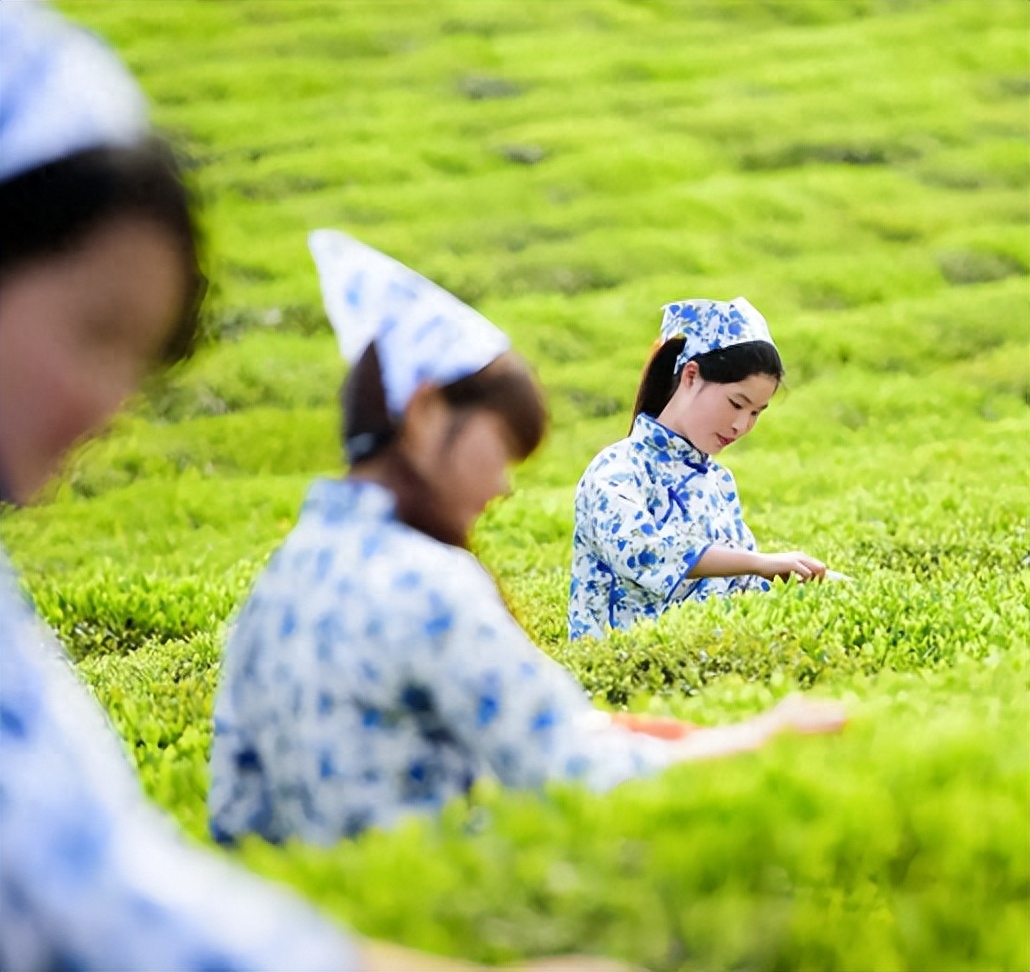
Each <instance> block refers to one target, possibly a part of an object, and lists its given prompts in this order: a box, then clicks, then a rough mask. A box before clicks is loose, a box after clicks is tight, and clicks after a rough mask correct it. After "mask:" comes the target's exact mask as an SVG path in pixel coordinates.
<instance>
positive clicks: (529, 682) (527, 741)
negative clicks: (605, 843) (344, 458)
mask: <svg viewBox="0 0 1030 972" xmlns="http://www.w3.org/2000/svg"><path fill="white" fill-rule="evenodd" d="M324 551H332V557H326V556H323V553H324ZM275 562H276V563H277V565H278V567H277V569H276V570H274V571H273V570H268V571H266V572H265V573H264V574H263V575H262V576H261V577H260V578H259V579H258V581H257V583H256V585H255V587H254V591H253V593H252V595H251V597H250V600H249V601H248V603H247V604H246V605H244V607H243V609H242V611H241V612H240V614H239V617H238V618H237V619H236V622H235V624H234V627H233V630H232V632H231V634H230V637H229V641H228V644H227V647H226V651H225V658H224V665H223V676H222V685H221V687H220V689H219V693H218V697H217V700H216V705H215V741H214V747H213V751H212V757H211V776H212V786H211V794H210V800H209V810H210V819H211V829H212V832H213V833H214V834H215V835H216V836H218V837H219V838H221V839H223V840H227V839H231V838H234V837H238V836H241V835H243V834H247V833H258V834H260V835H262V836H263V837H265V838H266V839H268V840H272V841H282V840H285V839H286V838H288V837H300V838H301V839H303V840H305V841H308V842H312V843H320V844H330V843H332V842H334V841H336V840H338V839H339V838H340V837H346V836H351V835H353V834H354V833H355V832H356V830H357V829H361V828H363V827H369V826H378V827H390V826H392V825H393V824H395V823H396V822H397V821H398V820H399V819H401V818H402V817H403V816H404V815H406V814H410V813H427V812H430V813H431V812H436V811H438V810H439V808H440V807H441V806H442V805H443V804H444V803H445V802H446V801H448V800H450V799H452V798H454V797H459V796H462V795H463V794H465V793H466V792H467V791H468V788H469V786H470V785H471V784H472V782H473V781H474V780H475V779H477V778H479V777H482V776H484V775H486V776H492V777H495V778H497V779H499V780H500V781H501V782H502V783H503V784H505V785H507V786H512V787H521V788H535V787H539V786H541V785H542V784H544V783H545V782H546V781H548V780H555V779H568V778H571V777H575V778H577V779H580V780H582V781H583V782H584V783H585V784H586V785H587V786H590V787H591V788H593V789H596V790H604V789H607V788H609V787H611V786H614V785H616V784H617V783H619V782H621V781H623V780H625V779H628V778H631V777H634V776H638V775H641V774H644V773H648V772H651V771H654V770H657V769H660V768H662V767H664V766H667V765H668V764H669V763H670V762H672V761H673V760H674V759H675V751H674V747H672V746H671V745H669V744H667V743H665V742H664V741H663V740H658V739H654V738H651V737H647V736H643V735H640V734H635V733H630V732H626V731H624V730H622V729H620V728H618V727H613V726H610V725H607V724H606V723H607V720H606V719H605V718H604V717H603V716H601V719H600V723H599V721H598V718H597V717H598V716H599V715H600V714H599V713H598V712H597V711H596V710H595V709H594V708H593V706H592V705H591V704H590V702H589V700H588V699H587V697H586V695H585V694H584V692H583V689H582V688H581V686H580V685H579V684H578V683H577V682H576V681H575V679H574V678H573V677H572V676H571V675H570V674H569V673H568V672H567V671H565V670H564V669H563V668H562V667H561V666H559V665H558V664H557V663H555V662H554V661H552V660H551V659H550V658H548V657H547V656H546V655H545V654H544V653H543V652H541V651H540V649H539V648H537V647H536V646H535V645H534V644H532V642H530V641H529V640H528V638H527V637H526V635H525V633H524V632H523V631H522V629H521V628H520V627H519V626H518V624H517V623H516V622H515V620H514V619H513V618H512V616H511V614H510V613H509V612H508V610H507V608H506V607H505V605H504V602H503V601H502V599H501V597H500V594H499V592H498V591H497V587H496V585H495V584H494V582H493V579H492V578H491V577H490V575H489V574H488V573H487V572H486V571H485V570H484V569H483V567H482V566H481V565H480V564H479V563H478V562H477V561H476V559H475V558H474V557H473V556H472V555H471V554H469V553H468V552H467V551H465V550H461V549H458V548H456V547H451V546H447V545H446V544H443V543H439V542H438V541H436V540H433V539H431V538H429V537H427V536H425V535H424V534H421V533H419V532H417V531H416V530H414V529H412V528H411V527H408V526H406V525H405V524H403V523H401V522H400V521H398V520H397V518H396V516H395V513H394V500H393V497H392V495H391V494H390V493H389V492H388V491H387V490H385V489H383V488H382V487H380V486H378V485H375V484H372V483H361V482H358V481H354V480H343V481H330V480H322V481H319V482H317V483H315V484H314V486H313V487H312V489H311V491H310V492H309V494H308V498H307V500H306V502H305V504H304V507H303V510H302V512H301V516H300V519H299V522H298V523H297V526H296V527H295V529H294V530H293V532H292V533H291V535H290V536H289V537H288V538H287V540H286V542H285V543H284V545H283V546H282V548H281V549H280V550H279V552H278V553H277V554H276V556H275ZM320 563H322V564H329V565H330V566H329V568H328V572H327V573H325V574H324V576H323V575H320V574H319V572H318V568H317V565H318V564H320ZM286 614H288V615H289V616H290V617H292V618H293V619H295V622H296V626H295V627H294V628H292V629H291V633H290V636H289V637H288V638H285V637H282V635H281V631H282V624H281V619H282V617H283V616H284V615H286ZM328 619H335V624H334V632H335V633H334V637H333V638H332V639H327V638H326V637H325V636H324V630H325V627H326V623H327V620H328ZM326 646H330V648H331V650H328V651H327V650H326ZM243 753H247V754H250V753H253V754H255V756H256V759H253V760H251V759H249V758H248V760H247V761H246V762H241V759H240V755H241V754H243ZM326 759H328V764H327V763H326V762H325V760H326ZM325 765H330V766H331V767H332V772H330V773H325V772H323V767H324V766H325Z"/></svg>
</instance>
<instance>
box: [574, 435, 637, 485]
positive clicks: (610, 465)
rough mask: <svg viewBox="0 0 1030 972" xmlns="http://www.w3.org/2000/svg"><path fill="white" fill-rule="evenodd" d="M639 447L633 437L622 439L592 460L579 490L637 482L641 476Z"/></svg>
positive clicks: (581, 479) (581, 480) (580, 482)
mask: <svg viewBox="0 0 1030 972" xmlns="http://www.w3.org/2000/svg"><path fill="white" fill-rule="evenodd" d="M641 462H642V460H641V458H640V453H639V449H638V448H637V446H636V443H634V442H633V440H632V439H628V438H627V439H620V440H619V441H618V442H615V443H613V444H612V445H610V446H607V447H606V448H604V449H602V450H601V451H600V452H599V453H598V454H597V455H596V456H594V458H593V459H592V460H591V462H590V465H589V466H587V468H586V471H585V472H584V473H583V476H582V477H581V478H580V481H579V487H578V489H579V491H581V492H584V491H591V490H596V489H599V488H600V489H603V488H606V487H610V486H618V485H623V484H625V483H636V482H639V481H640V478H641Z"/></svg>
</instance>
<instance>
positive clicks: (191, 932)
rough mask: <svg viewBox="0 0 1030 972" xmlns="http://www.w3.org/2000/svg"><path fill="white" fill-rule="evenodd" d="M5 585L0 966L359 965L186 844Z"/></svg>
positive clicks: (303, 916)
mask: <svg viewBox="0 0 1030 972" xmlns="http://www.w3.org/2000/svg"><path fill="white" fill-rule="evenodd" d="M4 593H5V592H2V591H0V748H2V752H3V760H2V762H0V844H2V846H3V855H2V857H0V913H2V916H3V921H2V923H0V966H2V967H3V968H11V969H13V968H75V969H114V968H124V969H141V970H145V969H183V970H199V969H214V968H220V969H222V968H224V969H229V968H231V969H239V970H244V969H298V968H303V969H358V968H361V959H360V957H359V954H358V952H357V951H356V950H355V948H354V947H353V946H352V945H351V944H350V943H349V942H348V941H347V940H346V939H345V938H344V937H343V935H342V934H340V933H338V932H337V931H336V929H335V928H334V927H333V926H332V925H331V924H330V923H329V922H327V921H324V920H322V919H320V918H319V917H318V916H316V915H315V913H314V912H313V911H312V910H310V909H309V908H307V907H306V906H305V905H303V904H301V903H300V902H299V901H297V900H294V899H293V898H292V897H290V896H289V895H287V894H285V893H281V892H278V891H275V890H273V888H272V887H271V886H269V885H266V884H265V883H264V882H262V881H259V880H258V879H257V878H254V877H250V876H248V875H247V874H245V873H244V872H242V871H238V870H237V869H236V868H234V867H232V866H230V865H229V863H228V862H226V861H222V860H219V859H218V858H217V857H216V856H215V855H213V854H211V853H209V852H206V851H203V850H201V849H199V848H196V847H192V846H190V845H187V844H186V843H185V842H184V841H182V840H181V839H180V837H179V835H178V834H177V832H176V831H175V830H174V828H173V827H172V826H171V824H170V822H168V821H166V820H165V819H164V818H163V817H162V816H161V815H160V814H159V813H158V812H156V811H155V810H153V809H151V808H150V807H149V805H148V804H147V803H146V801H145V800H144V799H143V797H142V794H141V793H140V791H139V788H138V784H137V782H136V780H135V777H134V775H133V774H132V772H131V770H130V769H129V766H128V764H127V762H126V760H125V759H124V755H123V753H122V751H121V747H120V746H119V745H118V742H117V739H116V737H115V736H114V733H113V732H112V731H111V729H110V727H109V725H108V724H107V721H106V719H105V718H104V717H103V714H102V713H101V712H100V710H99V709H98V707H97V706H96V705H95V703H93V701H92V700H91V699H90V698H89V696H88V694H87V693H86V691H85V689H84V688H83V687H82V686H81V685H80V684H79V683H78V681H77V678H76V677H75V675H74V673H73V672H72V671H71V668H70V665H69V664H68V663H67V662H66V661H65V659H64V657H63V655H59V653H58V652H59V650H58V649H57V647H56V645H53V644H52V642H51V641H50V639H49V638H48V637H47V636H46V635H44V634H43V633H42V632H40V631H39V630H38V624H36V623H35V621H34V619H32V621H31V622H29V621H28V619H23V622H22V623H20V624H19V623H17V622H14V623H12V619H11V615H10V612H11V610H12V609H13V610H14V611H15V612H16V613H20V612H21V611H22V608H21V607H20V606H18V605H15V604H14V600H15V599H14V598H12V597H9V596H7V597H5V596H4Z"/></svg>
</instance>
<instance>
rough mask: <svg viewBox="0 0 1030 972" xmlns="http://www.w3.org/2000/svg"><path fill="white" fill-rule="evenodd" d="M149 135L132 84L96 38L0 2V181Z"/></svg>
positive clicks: (33, 5)
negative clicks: (66, 157) (50, 163)
mask: <svg viewBox="0 0 1030 972" xmlns="http://www.w3.org/2000/svg"><path fill="white" fill-rule="evenodd" d="M148 130H149V126H148V123H147V105H146V102H145V100H144V98H143V95H142V94H141V92H140V90H139V88H138V87H137V85H136V82H135V81H133V79H132V77H131V76H130V75H129V73H128V72H127V71H126V70H125V68H124V67H122V65H121V64H120V63H119V62H118V60H117V58H116V57H115V56H114V54H113V53H111V51H110V50H109V49H108V48H107V47H105V46H104V45H103V44H102V43H101V42H100V41H99V40H97V39H96V38H95V37H94V36H93V35H92V34H89V33H87V32H86V31H84V30H82V29H80V28H77V27H74V26H72V25H70V24H68V23H67V22H65V21H63V20H62V19H61V18H59V17H58V16H57V15H56V14H54V13H52V12H51V11H50V10H48V9H47V8H46V6H45V5H43V4H42V3H39V2H20V3H14V2H9V0H5V2H2V3H0V181H3V180H6V179H10V178H12V177H14V176H16V175H20V174H21V173H23V172H27V171H28V170H29V169H34V168H36V167H37V166H40V165H45V164H46V163H48V162H54V161H56V160H57V159H61V158H64V157H65V156H68V155H72V154H74V153H76V152H84V151H87V150H88V149H94V148H101V147H103V146H108V145H110V146H119V145H133V144H135V143H136V142H138V141H139V140H140V139H142V138H143V137H144V136H145V135H146V134H147V132H148Z"/></svg>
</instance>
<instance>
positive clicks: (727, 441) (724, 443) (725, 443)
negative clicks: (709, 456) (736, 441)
mask: <svg viewBox="0 0 1030 972" xmlns="http://www.w3.org/2000/svg"><path fill="white" fill-rule="evenodd" d="M715 437H716V439H718V440H719V445H721V446H722V447H723V448H724V449H725V448H726V446H728V445H729V444H730V443H731V442H732V441H733V440H732V439H727V438H726V436H724V435H719V433H718V432H716V433H715Z"/></svg>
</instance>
